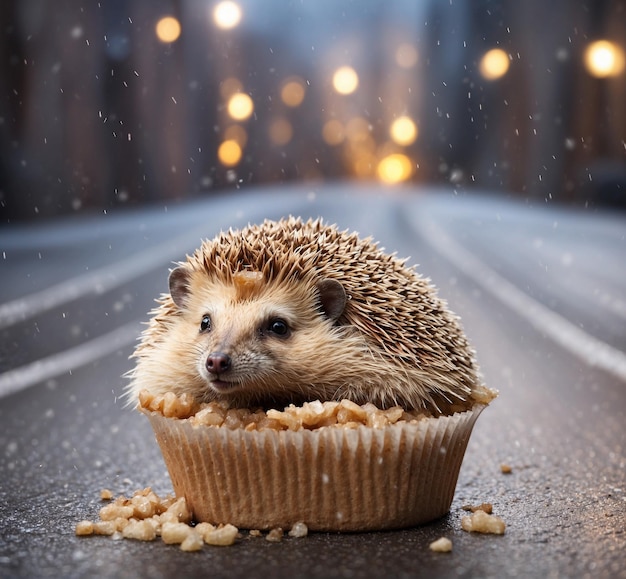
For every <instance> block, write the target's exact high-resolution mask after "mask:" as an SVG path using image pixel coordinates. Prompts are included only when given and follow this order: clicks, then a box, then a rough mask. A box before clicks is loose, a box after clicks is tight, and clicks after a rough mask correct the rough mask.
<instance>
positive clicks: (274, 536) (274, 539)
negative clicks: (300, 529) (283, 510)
mask: <svg viewBox="0 0 626 579" xmlns="http://www.w3.org/2000/svg"><path fill="white" fill-rule="evenodd" d="M265 540H266V541H269V542H270V543H280V541H282V540H283V530H282V529H281V528H280V527H276V528H275V529H272V530H271V531H270V532H269V533H268V534H267V535H266V537H265Z"/></svg>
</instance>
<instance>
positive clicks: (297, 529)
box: [289, 521, 309, 538]
mask: <svg viewBox="0 0 626 579" xmlns="http://www.w3.org/2000/svg"><path fill="white" fill-rule="evenodd" d="M308 534H309V528H308V527H307V526H306V524H305V523H303V522H302V521H298V522H297V523H294V524H293V526H292V527H291V530H290V531H289V536H290V537H298V538H300V537H306V536H307V535H308Z"/></svg>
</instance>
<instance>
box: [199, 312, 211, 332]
mask: <svg viewBox="0 0 626 579" xmlns="http://www.w3.org/2000/svg"><path fill="white" fill-rule="evenodd" d="M210 329H211V316H209V315H208V314H207V315H206V316H204V317H203V318H202V321H201V322H200V331H201V332H208V331H209V330H210Z"/></svg>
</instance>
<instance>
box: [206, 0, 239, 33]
mask: <svg viewBox="0 0 626 579" xmlns="http://www.w3.org/2000/svg"><path fill="white" fill-rule="evenodd" d="M241 16H242V12H241V8H240V6H239V4H237V3H236V2H233V1H232V0H224V1H223V2H219V3H218V4H217V5H216V6H215V8H214V9H213V22H215V25H216V26H217V27H218V28H221V29H223V30H230V29H231V28H235V26H237V25H238V24H239V22H241Z"/></svg>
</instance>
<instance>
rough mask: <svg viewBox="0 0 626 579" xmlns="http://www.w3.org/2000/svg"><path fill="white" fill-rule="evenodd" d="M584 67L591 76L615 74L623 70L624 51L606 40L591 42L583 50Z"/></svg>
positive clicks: (600, 76) (602, 76)
mask: <svg viewBox="0 0 626 579" xmlns="http://www.w3.org/2000/svg"><path fill="white" fill-rule="evenodd" d="M584 59H585V67H586V68H587V71H588V72H589V74H591V75H592V76H595V77H597V78H606V77H609V76H617V75H618V74H621V73H622V72H623V70H624V60H625V59H624V51H623V50H622V48H621V47H619V46H618V45H617V44H615V43H613V42H609V41H608V40H597V41H596V42H592V43H591V44H590V45H589V46H588V47H587V49H586V50H585V57H584Z"/></svg>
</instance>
